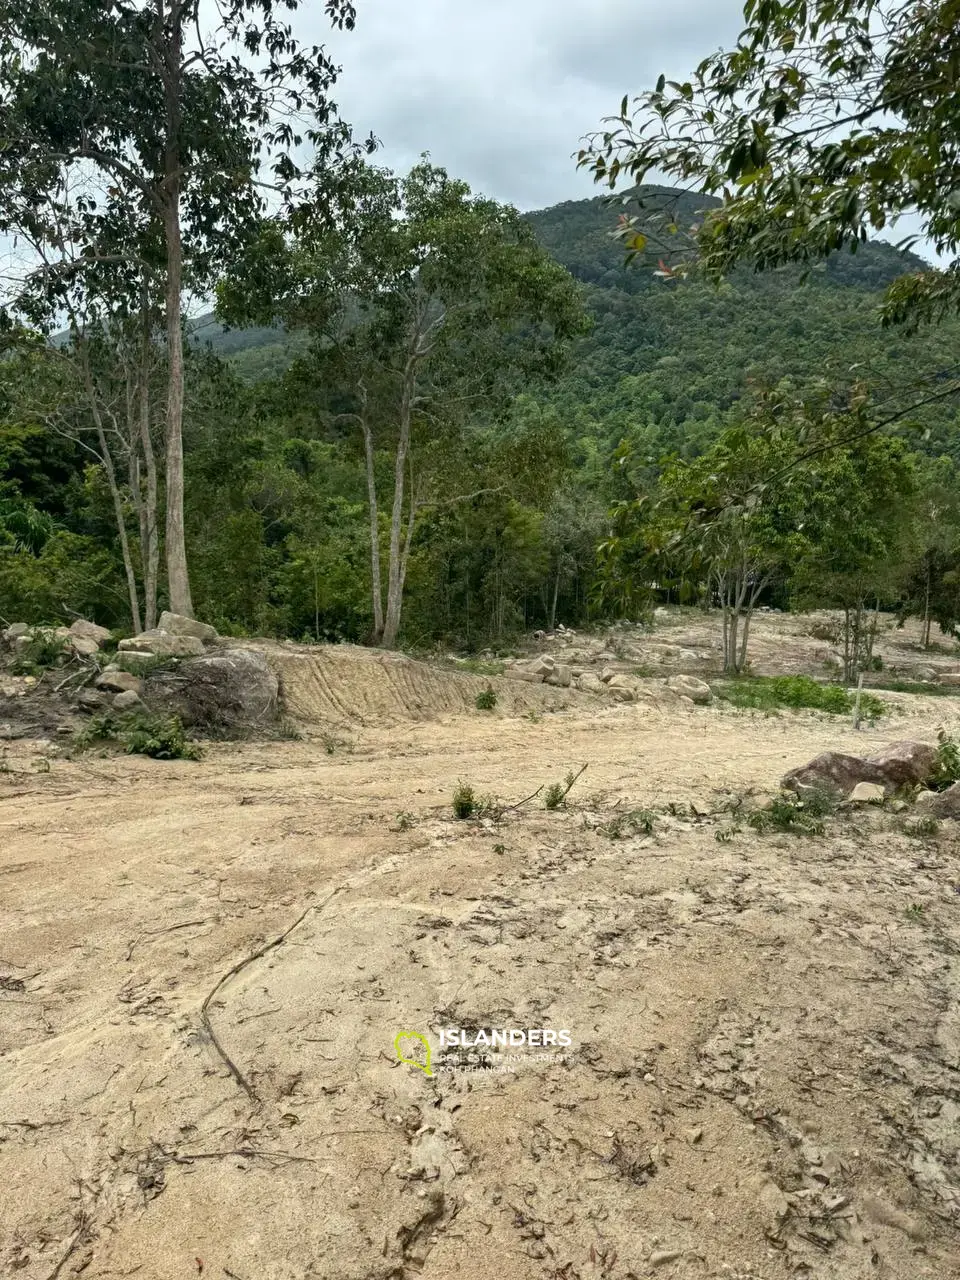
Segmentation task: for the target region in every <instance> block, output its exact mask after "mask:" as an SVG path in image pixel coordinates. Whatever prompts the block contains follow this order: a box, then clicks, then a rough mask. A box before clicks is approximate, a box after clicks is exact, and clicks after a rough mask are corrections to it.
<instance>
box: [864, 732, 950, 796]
mask: <svg viewBox="0 0 960 1280" xmlns="http://www.w3.org/2000/svg"><path fill="white" fill-rule="evenodd" d="M868 763H869V764H872V765H876V767H877V768H878V769H879V770H880V773H881V774H882V775H883V780H884V782H885V783H886V784H887V786H889V787H892V788H893V789H894V790H895V789H896V788H897V787H911V786H916V785H917V783H919V782H926V780H927V778H929V777H930V775H931V774H932V773H933V772H934V770H935V769H936V767H937V748H936V747H931V746H929V745H928V744H927V743H926V742H894V743H892V744H891V745H890V746H889V747H886V748H885V749H884V750H883V751H881V752H879V753H878V754H877V755H875V756H870V757H869V760H868Z"/></svg>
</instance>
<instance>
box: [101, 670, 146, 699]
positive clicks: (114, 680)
mask: <svg viewBox="0 0 960 1280" xmlns="http://www.w3.org/2000/svg"><path fill="white" fill-rule="evenodd" d="M97 688H98V689H105V690H106V691H107V692H108V693H127V692H132V693H136V694H139V693H140V690H141V689H142V688H143V681H142V680H141V679H140V677H139V676H136V675H134V674H133V672H132V671H122V670H121V669H120V668H119V667H115V666H112V665H111V666H109V667H104V669H103V670H102V671H101V672H100V675H99V676H98V677H97Z"/></svg>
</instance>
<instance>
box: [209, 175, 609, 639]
mask: <svg viewBox="0 0 960 1280" xmlns="http://www.w3.org/2000/svg"><path fill="white" fill-rule="evenodd" d="M352 181H353V187H352V193H353V196H354V199H353V200H352V202H351V206H350V209H349V214H348V217H347V218H346V219H344V220H343V222H342V223H341V225H340V226H339V227H338V228H331V226H330V224H329V222H328V221H327V220H322V221H321V222H320V223H316V222H314V221H313V220H310V219H304V218H299V219H297V220H295V222H294V225H293V227H292V230H293V232H294V236H295V238H294V241H293V243H292V245H291V246H290V247H289V251H288V252H287V253H286V258H285V259H284V257H283V251H284V246H283V244H282V243H281V242H280V240H278V238H277V237H276V236H274V237H273V239H272V241H271V242H270V243H268V244H267V245H266V246H265V248H264V255H265V256H255V258H254V261H253V263H252V264H251V267H252V274H251V276H249V277H247V276H243V275H241V276H240V277H239V278H238V279H237V280H235V281H231V282H229V283H228V284H227V285H226V286H225V287H224V288H222V289H221V291H220V307H221V312H222V313H223V314H224V315H225V316H227V317H228V318H232V319H237V318H243V317H250V316H251V314H252V315H259V316H260V318H266V315H267V314H268V313H269V312H270V311H271V310H272V312H273V314H274V315H278V316H279V317H281V318H282V319H283V320H284V322H285V323H286V324H287V325H289V326H292V327H298V326H304V327H306V328H308V329H309V330H310V331H311V333H312V334H313V336H314V344H313V351H312V355H311V356H310V357H309V361H310V364H311V367H312V369H313V370H314V372H315V374H316V375H319V376H320V377H321V378H322V379H323V380H324V381H325V382H327V383H328V384H330V383H331V382H332V383H333V384H334V385H336V386H338V388H339V389H340V391H341V393H342V396H343V403H342V405H341V409H340V413H339V417H340V418H342V419H347V418H350V419H352V420H354V421H356V422H357V423H358V425H359V428H360V432H361V434H362V438H363V446H364V459H365V466H366V474H367V492H368V502H369V513H370V539H371V573H372V598H373V614H374V635H375V639H376V640H377V642H378V643H381V644H383V645H384V646H385V647H386V648H393V647H394V646H395V645H396V642H397V636H398V633H399V630H400V622H401V614H402V607H403V592H404V584H405V581H406V575H407V568H408V565H409V561H410V553H411V547H412V544H413V537H414V530H415V527H416V521H417V517H418V515H419V514H420V513H421V512H422V510H423V508H424V506H425V504H427V503H428V502H432V501H436V496H435V495H432V494H431V493H430V484H431V476H432V475H435V474H436V468H437V454H438V453H440V452H444V451H446V454H447V462H446V463H445V464H442V469H443V470H445V471H446V472H447V473H448V474H449V473H450V471H451V467H450V466H449V458H450V456H453V457H455V456H456V451H457V449H458V447H459V446H458V441H459V440H460V439H461V438H462V436H463V433H464V432H465V431H467V430H468V429H469V426H470V424H471V423H473V422H476V421H478V420H479V419H480V418H481V417H485V418H486V419H487V420H488V421H489V419H490V418H492V417H495V416H496V415H498V414H500V413H502V412H504V411H505V410H506V408H507V407H508V406H509V404H510V403H511V401H512V399H513V397H514V396H515V395H516V393H517V391H518V390H520V389H521V388H522V387H523V386H524V385H526V384H527V382H528V381H529V380H530V379H531V378H537V377H549V376H551V375H552V374H554V373H556V372H557V371H558V370H559V368H560V367H561V361H562V359H563V356H564V354H565V350H566V345H567V340H568V339H569V338H570V337H572V336H573V335H574V334H576V333H577V332H579V331H580V330H581V329H582V327H583V325H584V316H583V311H582V307H581V302H580V298H579V294H578V290H577V287H576V285H575V283H574V281H573V279H572V278H571V277H570V276H569V274H568V273H567V272H566V271H565V270H564V269H563V268H562V267H560V266H559V265H558V264H557V263H556V262H554V261H553V260H552V259H551V258H550V257H549V255H548V254H547V253H546V251H545V250H544V249H542V248H541V246H540V245H539V244H538V243H537V241H536V239H535V237H534V235H533V232H532V230H531V229H530V227H529V226H528V224H527V223H526V222H525V221H524V220H523V219H522V218H521V217H520V215H519V214H518V213H517V211H516V210H515V209H512V208H510V207H508V206H504V205H500V204H498V203H496V202H495V201H493V200H488V199H485V198H483V197H481V196H474V195H473V194H472V193H471V192H470V189H469V187H468V186H467V184H466V183H464V182H460V181H458V180H456V179H453V178H451V177H450V176H449V175H448V174H447V173H446V172H445V171H444V170H443V169H440V168H436V167H434V166H433V165H430V164H429V163H427V162H426V161H424V162H423V163H421V164H419V165H417V166H416V167H415V168H414V169H413V170H412V171H411V172H410V174H409V175H408V176H407V177H405V178H403V179H398V178H396V177H394V176H393V175H392V174H389V173H385V172H378V171H374V170H370V169H365V170H361V171H357V172H355V173H354V174H353V176H352ZM272 255H277V256H278V258H279V260H280V261H281V262H283V263H284V265H283V266H282V269H279V270H276V271H270V270H265V268H264V263H265V262H268V261H270V258H271V256H272ZM280 284H282V287H283V289H284V290H285V294H280V293H279V292H278V285H280ZM271 294H272V295H273V296H272V297H271ZM387 449H388V450H389V451H390V454H391V461H392V466H391V470H392V473H393V484H392V494H391V496H390V499H389V508H390V514H389V524H388V533H387V539H386V541H387V556H386V560H387V563H386V573H385V578H386V582H385V585H386V598H385V599H384V595H383V577H384V574H383V570H382V566H381V531H380V510H381V501H380V495H379V492H378V481H377V469H376V456H377V454H378V452H382V451H384V450H387ZM424 461H426V462H427V465H426V466H423V465H419V464H420V463H422V462H424ZM457 497H459V495H457ZM457 497H455V496H453V495H450V496H446V497H444V499H443V500H444V501H454V500H457Z"/></svg>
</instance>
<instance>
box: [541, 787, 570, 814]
mask: <svg viewBox="0 0 960 1280" xmlns="http://www.w3.org/2000/svg"><path fill="white" fill-rule="evenodd" d="M566 798H567V793H566V791H565V790H564V786H563V783H562V782H551V783H550V786H549V787H547V789H546V791H545V792H544V796H543V803H544V805H545V806H546V808H548V809H559V808H560V807H561V806H562V805H563V802H564V800H565V799H566Z"/></svg>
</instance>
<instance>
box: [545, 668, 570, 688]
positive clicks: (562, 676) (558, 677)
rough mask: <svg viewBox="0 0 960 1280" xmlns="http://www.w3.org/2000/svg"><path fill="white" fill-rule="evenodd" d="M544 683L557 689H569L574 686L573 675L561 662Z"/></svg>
mask: <svg viewBox="0 0 960 1280" xmlns="http://www.w3.org/2000/svg"><path fill="white" fill-rule="evenodd" d="M544 683H545V684H551V685H553V686H554V687H555V688H557V689H569V688H570V686H571V684H573V673H572V672H571V670H570V668H569V667H568V666H566V665H565V664H564V663H562V662H560V663H558V664H557V666H556V667H554V669H553V670H552V671H551V672H550V673H549V674H548V675H547V676H546V677H545V679H544Z"/></svg>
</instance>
